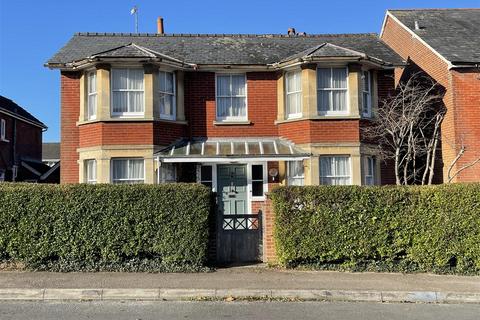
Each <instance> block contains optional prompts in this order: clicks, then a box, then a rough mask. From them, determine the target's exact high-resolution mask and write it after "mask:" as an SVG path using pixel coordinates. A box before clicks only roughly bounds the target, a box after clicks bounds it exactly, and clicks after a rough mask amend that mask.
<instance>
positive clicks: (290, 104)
mask: <svg viewBox="0 0 480 320" xmlns="http://www.w3.org/2000/svg"><path fill="white" fill-rule="evenodd" d="M286 78H287V88H286V89H287V90H286V92H287V116H289V115H298V114H300V113H301V112H302V72H301V71H300V70H299V71H293V72H289V73H287V74H286Z"/></svg>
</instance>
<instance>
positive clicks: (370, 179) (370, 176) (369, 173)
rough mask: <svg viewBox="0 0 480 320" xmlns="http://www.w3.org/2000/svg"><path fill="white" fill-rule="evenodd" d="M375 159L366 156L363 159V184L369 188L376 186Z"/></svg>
mask: <svg viewBox="0 0 480 320" xmlns="http://www.w3.org/2000/svg"><path fill="white" fill-rule="evenodd" d="M375 167H376V161H375V157H372V156H366V157H364V158H363V183H364V184H365V185H367V186H373V185H374V184H375Z"/></svg>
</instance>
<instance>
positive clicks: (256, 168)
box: [252, 164, 263, 197]
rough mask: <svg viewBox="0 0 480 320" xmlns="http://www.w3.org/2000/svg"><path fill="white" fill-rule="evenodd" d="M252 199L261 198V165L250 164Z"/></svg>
mask: <svg viewBox="0 0 480 320" xmlns="http://www.w3.org/2000/svg"><path fill="white" fill-rule="evenodd" d="M252 197H263V165H261V164H252Z"/></svg>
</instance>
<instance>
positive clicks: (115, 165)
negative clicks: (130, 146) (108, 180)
mask: <svg viewBox="0 0 480 320" xmlns="http://www.w3.org/2000/svg"><path fill="white" fill-rule="evenodd" d="M111 164H112V182H113V183H143V182H144V181H145V170H144V161H143V159H135V158H132V159H112V162H111Z"/></svg>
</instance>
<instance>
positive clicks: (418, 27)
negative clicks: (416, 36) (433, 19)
mask: <svg viewBox="0 0 480 320" xmlns="http://www.w3.org/2000/svg"><path fill="white" fill-rule="evenodd" d="M415 30H420V24H419V23H418V20H415Z"/></svg>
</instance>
